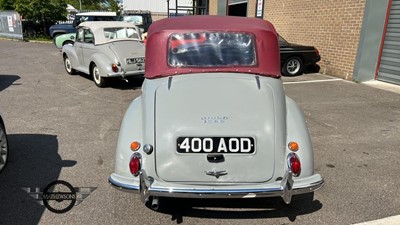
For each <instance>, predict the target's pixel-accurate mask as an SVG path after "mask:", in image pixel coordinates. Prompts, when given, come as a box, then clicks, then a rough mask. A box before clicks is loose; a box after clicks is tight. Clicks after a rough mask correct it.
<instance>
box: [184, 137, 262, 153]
mask: <svg viewBox="0 0 400 225" xmlns="http://www.w3.org/2000/svg"><path fill="white" fill-rule="evenodd" d="M254 143H255V142H254V138H252V137H178V138H177V140H176V144H177V152H178V153H220V154H230V153H236V154H252V153H254V152H255V144H254Z"/></svg>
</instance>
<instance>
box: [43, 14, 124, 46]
mask: <svg viewBox="0 0 400 225" xmlns="http://www.w3.org/2000/svg"><path fill="white" fill-rule="evenodd" d="M117 19H118V18H117V13H116V12H83V13H77V14H76V15H75V17H74V20H73V21H72V23H60V24H54V25H53V26H51V27H50V28H49V34H50V37H51V38H53V39H54V42H55V38H56V37H57V36H59V35H63V34H70V33H75V32H76V26H78V25H79V24H80V23H82V22H87V21H116V20H117Z"/></svg>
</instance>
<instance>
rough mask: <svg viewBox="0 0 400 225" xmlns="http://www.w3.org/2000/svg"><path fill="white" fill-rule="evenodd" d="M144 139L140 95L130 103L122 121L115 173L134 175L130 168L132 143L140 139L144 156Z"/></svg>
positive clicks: (140, 151)
mask: <svg viewBox="0 0 400 225" xmlns="http://www.w3.org/2000/svg"><path fill="white" fill-rule="evenodd" d="M142 140H143V135H142V98H141V97H138V98H136V99H135V100H133V102H132V103H131V104H130V105H129V107H128V110H127V111H126V113H125V116H124V118H123V120H122V123H121V129H120V131H119V137H118V143H117V149H116V155H115V173H117V174H118V175H120V176H124V177H131V178H132V177H133V175H132V174H131V173H130V170H129V161H130V159H131V156H132V154H133V151H132V150H131V149H130V145H131V143H132V142H133V141H138V142H139V143H140V144H141V146H140V149H139V150H138V151H139V153H140V154H142V156H143V155H145V154H146V153H143V144H144V143H143V141H142Z"/></svg>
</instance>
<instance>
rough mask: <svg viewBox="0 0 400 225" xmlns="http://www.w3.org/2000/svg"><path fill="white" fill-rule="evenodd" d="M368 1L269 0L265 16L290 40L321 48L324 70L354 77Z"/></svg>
mask: <svg viewBox="0 0 400 225" xmlns="http://www.w3.org/2000/svg"><path fill="white" fill-rule="evenodd" d="M251 1H254V0H251ZM365 2H366V0H302V1H299V0H265V4H264V18H265V19H267V20H269V21H270V22H272V23H273V24H274V25H275V28H276V30H277V31H278V32H279V33H280V34H281V35H282V36H283V37H284V38H285V39H286V40H287V41H289V42H293V43H298V44H304V45H313V46H315V47H317V48H318V50H319V52H320V54H321V61H320V63H319V65H320V66H321V71H320V72H321V73H326V74H330V75H334V76H337V77H341V78H345V79H349V80H351V79H352V76H353V69H354V63H355V60H356V55H357V50H358V42H359V38H360V31H361V25H362V20H363V16H364V7H365Z"/></svg>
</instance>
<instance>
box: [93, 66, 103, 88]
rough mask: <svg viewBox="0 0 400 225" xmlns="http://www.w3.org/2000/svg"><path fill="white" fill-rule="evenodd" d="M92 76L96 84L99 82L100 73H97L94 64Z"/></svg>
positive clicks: (97, 70)
mask: <svg viewBox="0 0 400 225" xmlns="http://www.w3.org/2000/svg"><path fill="white" fill-rule="evenodd" d="M93 78H94V82H96V84H100V79H101V77H100V73H99V69H98V68H97V67H96V66H95V67H94V68H93Z"/></svg>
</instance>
